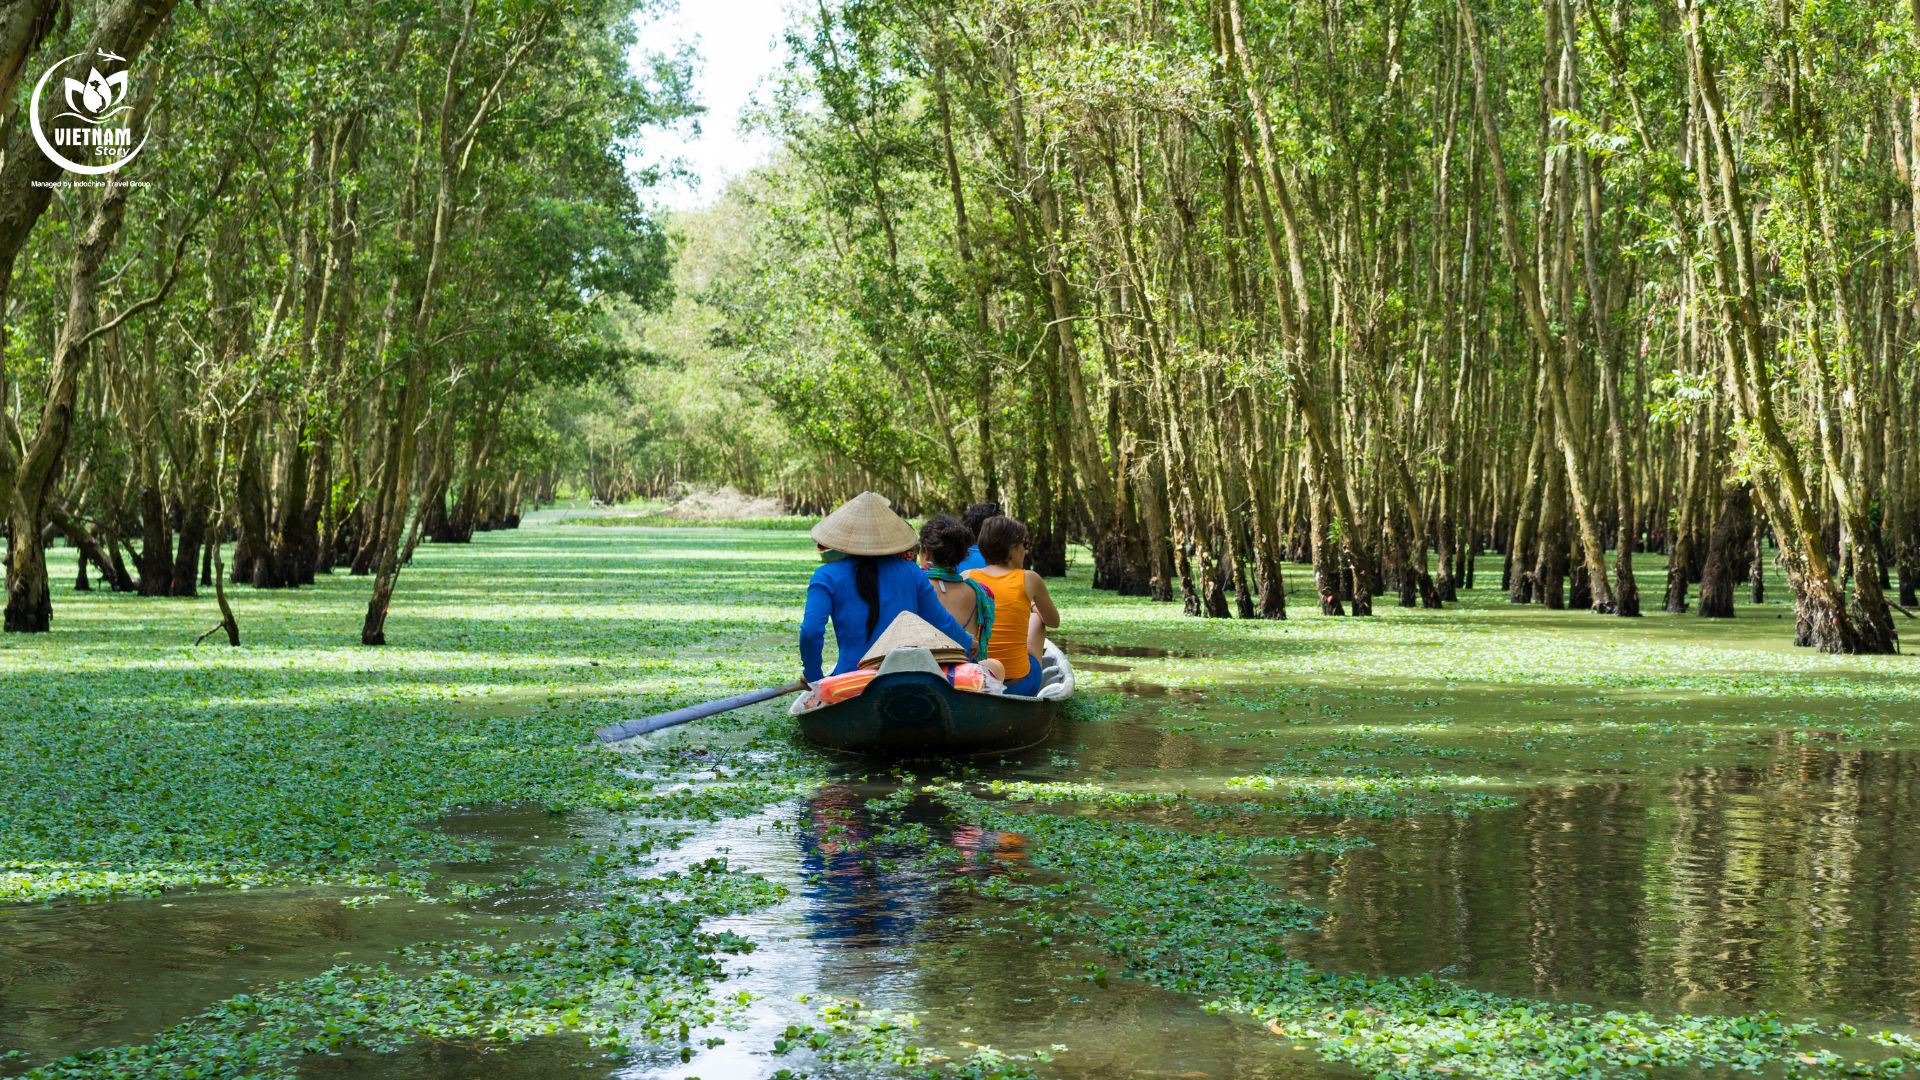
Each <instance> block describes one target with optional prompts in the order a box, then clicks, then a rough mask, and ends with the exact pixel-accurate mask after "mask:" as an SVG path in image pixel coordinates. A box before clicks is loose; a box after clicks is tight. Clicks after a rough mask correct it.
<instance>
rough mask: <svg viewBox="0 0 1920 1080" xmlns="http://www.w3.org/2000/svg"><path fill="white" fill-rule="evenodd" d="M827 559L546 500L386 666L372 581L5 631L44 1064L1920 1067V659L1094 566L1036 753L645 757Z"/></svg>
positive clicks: (776, 671)
mask: <svg viewBox="0 0 1920 1080" xmlns="http://www.w3.org/2000/svg"><path fill="white" fill-rule="evenodd" d="M812 564H813V556H812V547H811V544H810V543H809V542H808V541H807V540H806V538H805V535H804V533H801V532H798V531H780V530H778V529H767V528H755V529H716V528H679V529H667V528H638V527H621V526H611V527H581V526H577V525H569V524H566V523H564V522H563V521H561V520H558V519H556V518H554V517H543V516H537V517H536V518H534V519H533V520H531V521H530V523H529V525H528V526H527V527H526V528H523V529H521V530H518V531H515V532H509V533H495V534H483V535H482V536H480V537H478V538H477V539H476V542H475V543H474V544H472V545H470V546H459V547H434V546H427V547H423V548H422V549H421V551H420V554H419V556H418V559H417V561H416V565H415V566H414V567H413V568H411V569H410V570H409V572H408V575H407V577H406V578H405V580H404V581H403V583H402V587H401V594H400V596H399V597H398V598H397V600H396V604H395V608H394V612H393V615H392V618H391V620H390V622H389V624H388V633H389V639H390V640H391V641H393V642H394V643H395V644H393V645H391V646H388V647H387V648H385V649H378V650H374V649H363V648H359V647H357V646H353V645H350V644H348V643H349V642H351V641H353V640H354V638H355V633H356V630H357V627H358V625H359V618H360V615H361V614H362V612H363V608H364V590H365V586H366V582H365V581H364V580H356V579H351V578H348V577H347V576H345V575H338V576H336V577H334V578H332V579H330V580H326V581H323V582H322V583H321V584H320V585H318V586H316V587H314V588H311V589H303V590H299V591H297V592H285V593H264V592H254V591H252V590H247V589H240V590H236V592H235V594H234V599H235V602H236V613H237V615H238V617H239V619H240V622H241V624H242V628H243V632H244V633H245V638H246V640H247V642H248V645H247V646H246V647H245V648H241V649H225V648H220V647H215V646H200V647H198V648H196V647H194V646H193V645H192V644H191V642H192V641H193V639H194V638H195V637H196V636H198V634H199V633H200V631H202V630H203V629H205V627H206V625H208V624H209V623H210V622H211V621H212V615H211V606H212V605H211V601H210V600H204V601H193V600H164V599H155V600H143V599H136V598H131V597H125V596H112V595H108V594H104V593H92V594H76V595H72V596H63V597H62V602H61V604H60V606H59V614H58V618H57V622H56V627H55V632H54V633H53V634H52V635H48V636H45V637H38V638H25V639H22V638H13V637H9V638H8V639H7V640H6V641H4V642H0V716H4V717H5V720H4V723H5V724H6V742H5V747H6V749H5V754H4V757H3V758H0V779H3V780H4V782H3V783H0V902H3V903H4V904H5V905H6V906H5V907H4V908H0V912H4V922H3V923H0V926H4V927H5V928H6V932H5V933H4V934H0V1054H3V1055H4V1056H0V1075H9V1076H11V1075H30V1076H36V1077H39V1076H44V1077H82V1076H85V1077H94V1076H123V1077H147V1076H168V1077H239V1076H294V1075H297V1076H322V1077H325V1076H386V1077H403V1076H404V1077H415V1076H418V1077H454V1076H476V1077H477V1076H528V1077H532V1076H552V1075H569V1076H608V1077H612V1076H628V1077H635V1076H658V1077H676V1078H680V1077H704V1078H706V1080H716V1078H723V1077H734V1076H869V1075H870V1076H920V1075H953V1076H1003V1077H1015V1076H1029V1075H1033V1076H1076V1077H1095V1076H1168V1077H1172V1076H1186V1077H1322V1076H1356V1075H1386V1076H1447V1075H1458V1076H1489V1077H1566V1076H1596V1077H1597V1076H1614V1075H1639V1074H1641V1073H1646V1072H1655V1073H1660V1074H1665V1075H1676V1076H1693V1075H1700V1076H1705V1075H1734V1074H1738V1073H1746V1072H1757V1073H1761V1074H1765V1075H1778V1076H1833V1075H1897V1074H1900V1073H1902V1072H1904V1071H1906V1070H1907V1069H1908V1068H1909V1067H1910V1066H1909V1062H1915V1063H1920V1042H1916V1038H1920V963H1916V960H1917V959H1920V861H1917V860H1913V859H1911V858H1910V857H1908V855H1907V851H1908V849H1909V844H1910V841H1909V838H1910V837H1912V836H1914V835H1916V833H1915V830H1916V828H1920V659H1917V658H1915V657H1911V656H1893V657H1875V658H1861V659H1852V658H1835V657H1827V656H1821V655H1817V654H1813V653H1809V652H1807V651H1805V650H1795V649H1793V648H1792V647H1791V646H1790V645H1789V644H1788V643H1787V640H1788V638H1789V637H1790V629H1791V623H1790V615H1789V613H1788V611H1787V609H1786V608H1784V607H1783V606H1780V605H1765V606H1761V607H1757V608H1754V607H1743V608H1741V609H1740V613H1739V617H1738V618H1736V619H1734V620H1732V621H1730V622H1707V621H1704V620H1700V619H1697V618H1692V617H1690V616H1666V615H1650V616H1648V617H1647V618H1645V619H1641V620H1638V621H1627V620H1616V619H1606V618H1600V617H1595V616H1589V615H1586V614H1584V613H1567V612H1548V611H1544V610H1541V609H1515V608H1512V607H1511V606H1509V605H1507V604H1506V603H1505V601H1504V597H1501V596H1499V595H1496V594H1495V593H1494V592H1493V591H1492V590H1490V589H1482V590H1481V591H1479V592H1474V593H1469V594H1466V596H1465V597H1464V599H1463V602H1462V603H1460V604H1458V605H1454V606H1453V607H1451V608H1449V609H1448V610H1445V611H1440V612H1426V611H1413V610H1400V609H1383V610H1382V612H1381V614H1380V616H1379V617H1377V618H1374V619H1371V620H1353V619H1328V618H1323V617H1320V616H1318V615H1316V614H1313V613H1310V612H1309V613H1302V614H1298V615H1296V617H1295V618H1294V619H1293V620H1290V621H1287V622H1284V623H1237V622H1233V623H1229V622H1202V621H1197V620H1190V619H1186V618H1183V617H1182V616H1181V615H1180V613H1179V611H1178V609H1177V608H1175V607H1172V606H1169V605H1155V604H1150V603H1146V602H1143V601H1138V600H1122V599H1119V598H1116V597H1113V596H1110V595H1108V594H1102V593H1095V592H1093V591H1092V590H1090V589H1089V588H1087V586H1086V568H1085V567H1084V566H1081V567H1077V568H1076V571H1075V573H1074V575H1073V576H1072V579H1071V580H1070V581H1069V582H1068V583H1067V584H1065V585H1064V586H1062V587H1061V588H1060V589H1059V590H1058V592H1059V596H1060V599H1061V604H1062V608H1063V611H1064V612H1065V614H1066V626H1065V628H1064V629H1063V631H1062V637H1063V638H1064V640H1066V641H1067V642H1068V643H1069V644H1070V646H1071V647H1072V651H1073V652H1074V654H1075V656H1076V660H1077V663H1078V667H1079V670H1080V673H1081V677H1082V683H1083V686H1084V687H1085V688H1086V690H1087V692H1086V693H1085V694H1084V695H1083V698H1082V700H1079V701H1077V702H1076V703H1075V705H1074V707H1073V710H1072V716H1071V718H1070V719H1069V720H1068V721H1066V722H1064V723H1063V724H1062V725H1061V727H1060V729H1059V730H1058V731H1057V732H1056V735H1055V737H1054V738H1053V739H1052V740H1051V741H1050V742H1049V743H1048V744H1047V745H1045V746H1043V747H1041V748H1039V749H1038V750H1035V751H1033V752H1030V753H1026V754H1023V755H1021V756H1019V757H1018V758H1015V759H1012V760H1006V761H970V762H956V763H953V764H952V765H951V766H950V767H948V768H945V769H939V770H935V769H931V768H929V767H927V766H924V765H922V766H918V767H917V768H918V772H917V773H916V774H913V775H909V774H905V773H900V772H897V771H889V770H887V769H886V768H884V767H883V766H880V765H876V764H874V763H863V762H849V761H843V760H837V759H833V758H830V757H827V756H825V755H822V754H819V753H817V752H815V751H812V750H809V749H807V748H804V747H802V746H799V745H797V744H796V743H795V742H794V741H793V739H792V736H791V729H790V725H789V724H788V722H787V720H786V719H785V717H784V716H783V715H782V712H781V710H780V709H779V708H778V707H777V706H763V707H758V708H756V709H753V710H749V711H746V712H743V713H740V714H735V715H733V716H730V717H727V718H724V719H722V720H718V721H714V722H706V723H702V724H700V725H695V726H694V727H691V728H687V729H681V730H678V731H675V732H672V733H667V734H663V735H662V736H657V737H654V738H652V739H649V740H645V741H642V742H638V743H636V744H633V745H631V746H630V747H628V748H627V749H625V750H624V751H623V752H617V753H616V752H608V751H604V750H600V749H597V748H595V747H593V746H592V744H591V743H592V731H593V729H594V728H595V727H597V726H603V725H605V724H608V723H612V722H615V721H618V720H621V719H626V718H629V717H631V716H635V715H641V714H644V713H649V712H657V711H661V710H664V709H669V708H673V707H676V706H680V705H685V704H690V703H693V702H698V701H703V700H707V699H710V698H714V697H719V696H722V695H724V694H727V693H730V692H734V691H737V690H740V689H743V688H751V687H756V686H764V685H773V684H776V683H779V682H782V681H785V680H786V679H788V678H790V677H791V675H792V672H793V669H794V660H793V655H792V640H793V634H794V631H795V629H796V624H797V616H798V605H799V600H800V597H801V594H802V592H803V590H804V584H805V581H806V577H807V574H808V572H809V570H810V568H811V566H812ZM1656 574H1657V568H1655V570H1654V573H1650V575H1649V581H1650V582H1652V581H1653V579H1654V577H1655V575H1656ZM1494 577H1495V579H1496V580H1497V574H1496V575H1495V576H1494ZM1289 580H1290V584H1293V585H1295V586H1304V585H1305V584H1306V575H1305V574H1304V572H1303V571H1302V570H1301V569H1300V568H1289ZM1488 580H1489V578H1488V576H1487V575H1486V574H1484V573H1483V575H1482V581H1483V582H1487V581H1488ZM1296 591H1299V589H1298V588H1296ZM1775 591H1776V594H1777V593H1779V592H1782V591H1784V590H1775ZM1647 592H1648V594H1649V595H1653V594H1655V593H1657V589H1655V588H1652V587H1651V585H1650V586H1649V587H1648V589H1647Z"/></svg>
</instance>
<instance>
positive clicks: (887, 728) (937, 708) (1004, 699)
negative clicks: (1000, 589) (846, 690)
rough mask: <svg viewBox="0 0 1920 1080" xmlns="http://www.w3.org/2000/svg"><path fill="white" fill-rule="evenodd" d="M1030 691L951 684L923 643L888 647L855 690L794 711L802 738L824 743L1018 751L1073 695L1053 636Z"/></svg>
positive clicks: (899, 750)
mask: <svg viewBox="0 0 1920 1080" xmlns="http://www.w3.org/2000/svg"><path fill="white" fill-rule="evenodd" d="M1041 671H1042V675H1041V683H1040V692H1039V693H1038V694H1036V695H1034V696H1033V697H1014V696H1012V695H1008V694H976V693H970V692H968V691H965V690H955V689H954V688H953V687H952V686H950V685H948V683H947V680H946V677H945V676H944V675H942V674H941V673H940V668H939V665H938V664H935V663H934V662H933V658H932V656H931V655H930V654H928V653H927V651H926V650H925V649H896V650H894V651H893V652H892V653H890V654H889V655H888V656H887V659H886V660H885V661H884V662H882V663H881V665H880V674H879V676H878V677H876V678H875V679H874V680H873V681H872V682H870V683H868V684H867V688H866V690H865V691H863V692H862V693H861V694H860V696H859V697H856V698H849V699H848V700H846V701H842V702H840V703H838V704H835V705H823V706H821V707H819V708H815V709H804V708H803V706H804V705H805V704H806V702H805V701H804V700H802V701H800V702H796V703H795V705H794V713H793V715H794V718H795V719H796V720H798V721H799V724H800V733H801V734H802V735H804V736H806V738H807V740H808V741H810V742H813V743H817V744H819V745H820V746H824V747H827V748H828V749H830V750H846V751H849V752H852V753H858V754H886V755H889V756H893V757H950V756H956V755H962V754H991V753H1005V752H1007V751H1010V750H1023V749H1025V748H1027V747H1029V746H1032V745H1034V744H1035V743H1038V742H1040V741H1041V740H1042V739H1045V738H1046V737H1047V733H1048V732H1050V731H1052V730H1053V718H1054V716H1055V715H1056V714H1057V713H1058V712H1059V711H1060V703H1061V702H1063V701H1065V700H1067V699H1068V698H1070V697H1072V696H1073V667H1072V665H1070V664H1068V663H1067V656H1066V654H1065V653H1063V652H1061V651H1060V647H1059V646H1057V645H1055V644H1054V643H1053V642H1051V641H1049V642H1047V651H1046V655H1045V656H1044V657H1042V658H1041Z"/></svg>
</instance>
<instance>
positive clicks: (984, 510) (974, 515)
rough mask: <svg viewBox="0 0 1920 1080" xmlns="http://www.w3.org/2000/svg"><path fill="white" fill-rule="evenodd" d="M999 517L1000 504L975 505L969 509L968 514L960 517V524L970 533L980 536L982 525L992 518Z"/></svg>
mask: <svg viewBox="0 0 1920 1080" xmlns="http://www.w3.org/2000/svg"><path fill="white" fill-rule="evenodd" d="M999 516H1000V504H999V503H974V504H973V505H972V506H969V507H967V510H966V513H963V514H961V515H960V524H962V525H965V526H966V527H967V531H968V532H970V533H972V534H973V535H975V536H979V535H980V526H981V524H982V523H983V522H985V521H986V520H987V519H988V518H990V517H999Z"/></svg>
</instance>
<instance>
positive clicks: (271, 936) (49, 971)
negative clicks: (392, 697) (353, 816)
mask: <svg viewBox="0 0 1920 1080" xmlns="http://www.w3.org/2000/svg"><path fill="white" fill-rule="evenodd" d="M362 895H364V891H361V890H346V889H321V888H280V889H255V890H250V891H247V892H227V893H210V894H199V895H176V896H173V897H169V898H166V899H143V900H119V901H115V902H112V903H59V904H45V905H37V906H18V907H13V908H9V909H7V911H6V914H5V920H4V931H0V1049H17V1050H24V1051H27V1052H28V1053H29V1054H31V1055H32V1056H33V1057H35V1058H36V1059H46V1058H55V1057H59V1056H61V1055H63V1054H68V1053H73V1052H75V1051H78V1050H84V1049H87V1048H89V1047H93V1046H101V1045H112V1044H114V1043H122V1042H139V1041H142V1040H143V1039H145V1038H148V1037H150V1036H151V1035H153V1034H154V1033H155V1032H158V1031H159V1030H160V1029H162V1028H165V1027H167V1026H169V1025H171V1024H173V1023H176V1022H178V1021H179V1020H181V1019H182V1018H184V1017H185V1016H187V1015H188V1014H190V1013H192V1012H195V1011H197V1010H198V1009H200V1008H202V1007H204V1006H205V1005H206V1004H208V1003H210V1002H213V1001H218V1000H220V999H221V998H224V997H227V996H228V995H231V994H235V993H239V992H241V991H245V990H250V989H253V988H254V987H257V986H259V985H261V984H264V983H270V982H273V981H274V980H276V979H282V978H288V977H299V976H304V975H311V974H315V973H318V972H320V971H324V970H326V969H327V968H329V967H332V966H334V965H335V964H340V963H351V962H362V963H371V962H376V961H378V960H380V959H382V958H383V957H384V956H385V954H386V952H387V951H388V950H390V949H393V948H397V947H399V946H401V945H405V944H408V943H410V942H415V941H423V940H432V939H434V938H437V937H445V936H448V935H449V934H458V935H465V934H470V933H472V932H473V930H474V929H475V928H476V927H478V926H483V925H494V924H495V920H494V919H493V917H492V916H489V915H486V914H480V913H476V914H473V915H471V916H469V917H467V918H466V919H465V921H463V922H458V923H456V922H453V921H451V920H450V918H449V915H450V910H449V908H448V907H446V906H444V905H433V904H424V903H421V902H419V901H417V900H414V899H411V898H409V897H405V896H397V897H394V898H391V899H387V900H384V901H380V902H379V903H377V904H373V905H371V906H349V905H345V904H342V903H341V901H342V900H343V899H349V898H353V897H358V896H362Z"/></svg>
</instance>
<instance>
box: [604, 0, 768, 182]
mask: <svg viewBox="0 0 1920 1080" xmlns="http://www.w3.org/2000/svg"><path fill="white" fill-rule="evenodd" d="M785 7H786V0H679V9H678V10H676V11H672V12H669V13H667V14H665V15H662V16H660V17H659V18H656V19H654V20H652V21H651V22H646V21H643V22H642V24H641V27H640V43H639V51H640V52H641V53H643V54H644V53H649V52H671V51H672V50H673V48H674V47H675V46H677V45H678V44H680V43H682V42H691V43H693V45H694V47H695V51H696V52H697V53H698V54H699V57H700V59H699V62H698V65H697V66H696V68H695V70H694V78H693V90H694V96H695V98H696V99H698V100H699V102H700V103H701V104H702V105H705V106H706V107H707V112H706V114H705V115H704V116H702V117H701V118H700V131H699V134H698V135H696V134H694V132H693V125H691V124H682V125H681V126H680V128H679V129H678V130H675V131H670V132H658V133H655V134H652V135H650V136H649V137H648V138H647V140H646V142H645V143H644V145H643V147H642V150H643V157H644V159H645V160H648V161H664V160H668V159H672V158H679V159H681V160H683V161H684V162H685V163H686V164H687V165H688V166H689V167H690V168H691V169H692V171H693V173H694V174H695V177H696V179H693V180H681V181H674V182H670V183H667V184H664V185H662V186H661V187H660V188H657V189H655V191H654V192H653V197H654V198H655V199H657V200H658V201H659V202H661V203H662V204H664V205H666V206H668V207H671V208H673V209H676V210H686V209H692V208H695V207H700V206H705V205H707V204H709V203H711V202H713V200H714V199H715V198H717V197H718V196H719V194H720V191H721V189H722V188H724V187H725V186H726V182H727V179H728V178H729V177H733V176H738V175H740V174H741V173H744V172H746V171H747V170H748V169H751V168H753V166H755V165H757V164H759V163H760V162H761V161H764V160H765V159H766V158H767V157H768V156H769V155H770V154H771V153H772V151H773V148H774V142H773V140H772V139H770V138H768V137H767V136H766V134H764V133H762V132H754V133H752V134H747V133H744V132H742V131H741V130H740V115H741V111H742V110H743V109H745V108H746V107H747V104H748V102H749V99H750V98H751V97H752V96H753V94H754V92H755V91H756V90H760V89H762V82H763V80H768V79H769V78H770V77H771V76H772V75H773V74H774V73H775V72H777V71H778V70H779V69H780V61H781V59H782V57H783V56H784V54H785V45H784V44H783V42H782V41H781V31H782V30H783V29H785V27H786V13H785Z"/></svg>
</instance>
